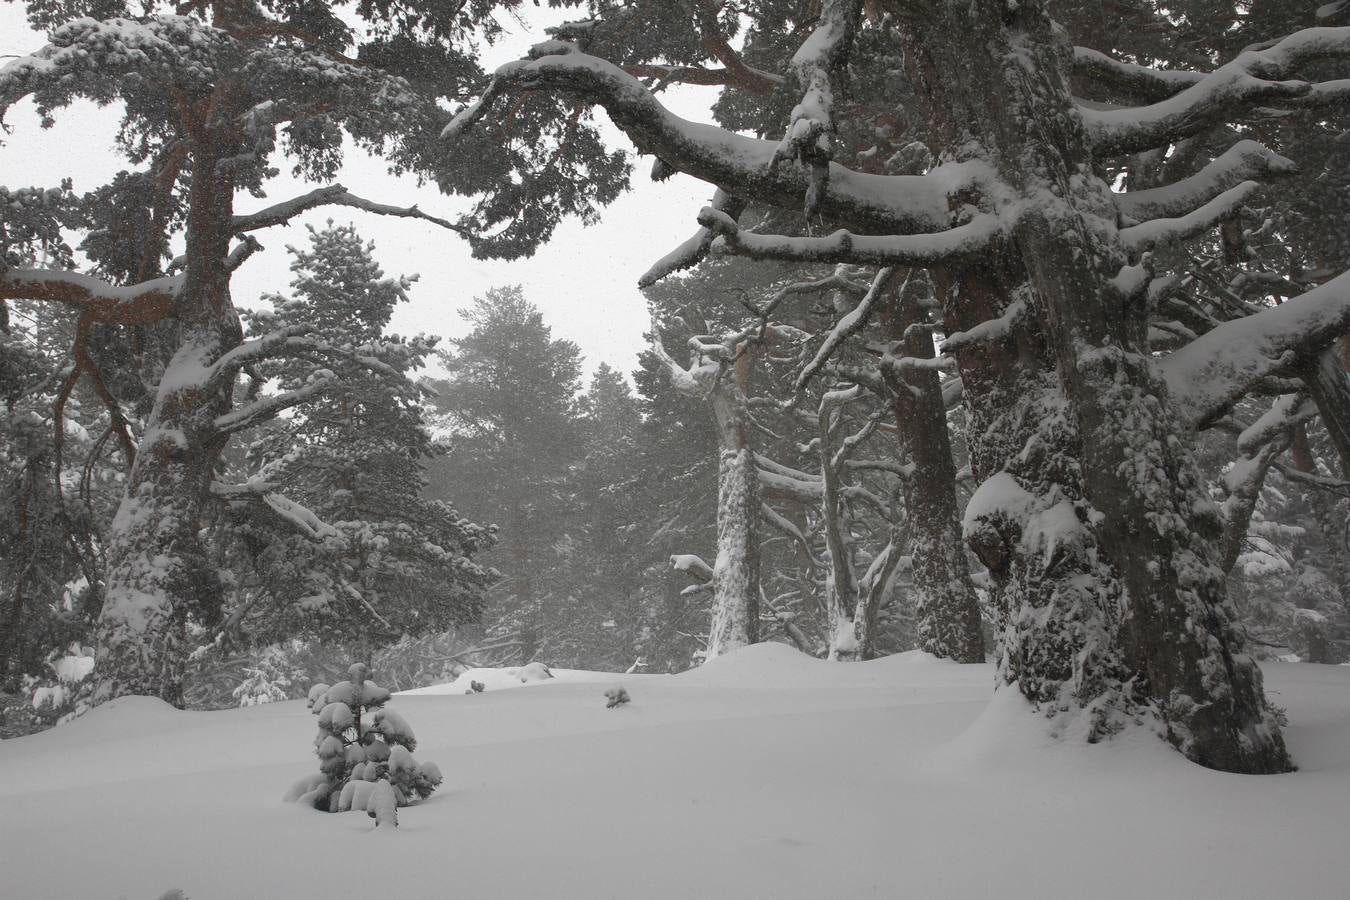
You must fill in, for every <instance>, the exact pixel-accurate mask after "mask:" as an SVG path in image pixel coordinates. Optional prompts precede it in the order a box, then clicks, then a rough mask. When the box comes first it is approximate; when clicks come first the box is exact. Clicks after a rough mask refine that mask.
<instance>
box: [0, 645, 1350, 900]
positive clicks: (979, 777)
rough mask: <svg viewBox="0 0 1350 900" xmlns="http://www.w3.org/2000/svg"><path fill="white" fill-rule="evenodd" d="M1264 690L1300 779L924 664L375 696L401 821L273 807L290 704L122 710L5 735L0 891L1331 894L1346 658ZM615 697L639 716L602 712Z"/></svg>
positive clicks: (1344, 859)
mask: <svg viewBox="0 0 1350 900" xmlns="http://www.w3.org/2000/svg"><path fill="white" fill-rule="evenodd" d="M1267 672H1268V686H1269V687H1270V689H1271V690H1272V691H1273V692H1274V694H1275V696H1276V699H1277V701H1278V702H1279V703H1280V704H1281V705H1283V706H1284V707H1286V709H1287V710H1288V714H1289V719H1290V725H1289V728H1288V731H1287V734H1288V737H1289V740H1290V743H1291V745H1292V747H1293V751H1294V753H1295V755H1296V756H1297V758H1298V762H1299V764H1300V765H1301V766H1302V769H1301V770H1300V771H1299V772H1297V773H1295V774H1292V775H1286V776H1271V777H1243V776H1234V775H1223V774H1219V773H1215V772H1210V771H1207V770H1204V769H1201V768H1198V767H1196V766H1193V765H1191V764H1189V763H1187V762H1185V761H1184V760H1183V759H1182V758H1181V757H1179V756H1178V755H1176V754H1175V753H1173V752H1171V751H1170V750H1168V749H1167V748H1166V747H1164V746H1163V745H1162V744H1161V743H1159V742H1158V741H1157V740H1155V739H1153V738H1152V737H1150V736H1148V735H1145V734H1134V735H1130V736H1126V737H1125V738H1123V739H1118V740H1116V741H1114V742H1112V743H1110V744H1108V745H1105V746H1099V747H1085V746H1070V745H1064V744H1054V743H1051V742H1050V741H1049V740H1048V739H1047V738H1045V737H1044V729H1043V727H1042V725H1041V723H1040V722H1039V721H1037V719H1036V718H1035V717H1034V716H1032V715H1031V714H1029V713H1028V712H1026V710H1025V708H1023V707H1020V704H1019V703H1009V702H1008V701H1006V700H1000V701H997V702H995V703H993V704H992V705H991V704H990V702H989V686H990V682H991V678H992V675H991V672H990V670H989V668H988V667H984V666H964V667H963V666H957V665H953V664H948V663H942V662H938V661H935V660H933V659H931V658H927V657H923V656H921V655H919V654H915V653H909V654H903V655H901V656H897V657H891V658H889V659H884V660H878V661H876V662H871V663H859V664H831V663H825V662H820V661H817V660H813V659H809V658H807V657H804V656H801V655H799V654H797V653H796V652H795V651H793V650H791V649H789V648H787V647H785V646H782V645H761V646H757V647H752V648H750V649H748V650H744V651H741V652H738V653H736V654H733V655H731V656H730V657H726V658H723V659H720V660H717V661H715V662H714V663H712V664H710V665H708V666H706V667H704V668H702V669H700V670H698V671H695V672H689V673H686V674H683V675H676V676H641V675H603V674H598V673H587V672H568V671H562V672H559V673H557V674H558V675H559V677H558V678H555V679H552V680H549V681H544V682H531V683H529V684H521V682H520V680H519V678H518V677H513V676H511V675H509V674H507V673H503V672H486V671H484V670H479V671H478V672H477V674H473V675H466V676H465V677H464V678H462V679H461V681H462V682H463V683H458V682H457V683H456V684H454V685H447V686H442V687H440V688H432V689H424V690H422V691H418V692H413V693H411V694H401V695H398V696H396V697H395V698H394V700H393V702H392V703H391V706H392V707H393V708H395V709H398V710H400V711H401V712H402V713H403V714H404V715H405V716H406V718H407V719H408V721H409V722H410V723H411V725H412V727H413V728H414V729H415V730H416V732H417V736H418V739H419V746H418V750H417V757H418V759H419V760H432V761H435V762H436V763H438V764H439V766H440V768H441V769H442V770H443V772H444V773H445V777H446V780H445V784H444V785H442V787H441V789H440V790H439V791H438V792H437V793H436V794H435V796H433V797H432V798H431V799H430V800H429V801H427V802H425V803H423V804H421V805H418V806H414V807H410V808H407V809H404V810H401V811H400V823H401V827H400V828H399V829H398V830H397V831H396V832H395V831H391V830H390V829H387V828H386V829H381V830H380V831H378V832H373V830H372V824H373V823H372V821H371V820H370V819H369V818H367V817H366V816H365V815H364V814H361V813H348V814H339V815H330V814H325V813H319V812H315V811H313V810H311V809H307V808H303V807H300V806H297V805H294V804H283V803H282V802H280V797H281V795H282V793H283V792H284V791H285V790H286V788H287V787H289V786H290V784H291V783H292V782H293V781H295V780H296V779H297V778H298V777H300V776H302V775H305V774H308V773H310V772H312V771H314V769H315V765H316V763H315V759H314V757H313V755H312V753H311V752H310V746H311V740H312V738H313V735H314V731H315V720H314V718H313V716H311V715H310V714H309V713H308V712H307V711H306V709H305V706H304V704H303V703H300V702H291V703H277V704H270V705H265V706H260V707H252V708H248V709H240V710H234V711H228V712H179V711H176V710H173V709H171V708H169V707H168V706H166V705H164V704H162V703H160V702H158V701H154V700H149V699H145V698H125V699H122V700H120V701H117V702H115V703H112V704H108V705H106V706H104V707H102V708H100V709H98V710H96V711H95V712H93V713H92V714H90V715H88V716H86V717H85V718H83V719H81V720H79V721H76V722H74V723H72V724H70V725H68V726H65V727H62V728H58V729H55V730H53V731H49V732H45V733H43V734H38V735H33V736H31V737H26V738H19V739H15V740H10V741H4V742H0V860H3V867H2V869H3V870H2V871H0V895H3V896H4V897H6V898H9V897H13V898H16V900H17V898H25V900H36V898H108V900H112V898H119V897H124V898H128V900H154V898H158V897H159V896H160V895H162V894H163V893H164V892H165V891H167V890H168V889H170V888H179V889H182V890H183V891H184V892H185V893H186V894H187V895H188V896H189V897H191V898H192V900H217V898H219V900H266V898H286V900H301V898H311V897H313V898H320V897H322V898H327V900H331V898H349V897H350V898H356V897H400V898H408V900H418V898H440V897H472V898H478V900H489V898H536V900H545V898H547V900H561V898H587V900H589V898H606V897H616V898H619V897H621V898H625V900H632V898H655V897H682V898H687V897H708V898H717V897H746V898H769V897H811V898H817V900H818V898H832V897H838V898H855V897H886V898H896V897H914V898H929V897H994V896H997V897H1000V898H1016V897H1027V898H1048V897H1073V898H1097V897H1132V898H1133V897H1155V898H1202V897H1229V898H1238V897H1241V898H1246V897H1251V898H1258V897H1260V898H1265V897H1345V896H1347V895H1350V853H1347V852H1346V847H1347V846H1350V668H1346V667H1339V668H1337V667H1329V666H1316V665H1294V664H1277V665H1273V666H1270V667H1268V669H1267ZM376 675H377V678H378V673H376ZM471 678H472V679H473V680H480V681H485V682H487V691H486V692H485V693H483V694H478V695H474V696H465V695H464V693H463V691H464V690H465V689H466V688H467V681H468V680H470V679H471ZM616 684H622V685H624V686H625V687H627V689H628V691H629V693H630V694H631V696H632V702H631V703H630V704H628V705H626V706H622V707H619V708H618V709H613V710H609V709H606V708H605V701H604V697H603V696H602V693H603V691H604V690H605V689H606V688H608V687H611V686H613V685H616ZM507 687H517V688H519V689H512V690H507V689H505V688H507ZM1012 699H1013V700H1015V697H1014V698H1012Z"/></svg>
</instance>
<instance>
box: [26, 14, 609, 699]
mask: <svg viewBox="0 0 1350 900" xmlns="http://www.w3.org/2000/svg"><path fill="white" fill-rule="evenodd" d="M515 5H516V3H515V2H512V0H507V2H504V3H502V4H497V3H491V2H473V3H470V4H467V5H464V4H459V5H448V4H443V3H436V2H410V3H397V4H394V3H383V2H379V3H358V4H356V5H354V6H351V7H344V8H342V10H341V12H342V13H343V15H350V17H351V18H350V19H344V18H343V17H342V16H341V15H339V9H338V8H336V7H334V6H333V5H332V4H329V3H321V2H310V0H302V2H294V3H291V2H287V3H260V2H254V0H204V2H194V3H188V4H169V3H161V2H151V3H138V4H130V3H124V2H117V0H113V2H107V3H99V4H96V5H94V6H92V7H91V6H90V5H89V4H87V3H82V2H45V0H44V2H33V3H29V4H28V12H29V20H30V22H31V23H32V24H33V26H34V27H35V28H38V29H41V30H43V31H48V32H49V33H50V35H49V42H48V43H47V45H46V46H45V47H42V48H39V49H36V50H35V51H34V52H33V53H31V54H28V55H26V56H22V57H20V58H18V59H14V60H11V61H9V62H7V64H6V65H5V66H4V67H3V69H0V114H4V113H5V112H7V111H9V110H10V109H11V108H12V107H13V106H14V105H15V104H16V103H17V102H18V101H20V100H22V99H24V98H32V99H33V100H34V101H35V102H36V105H37V109H38V113H39V115H40V117H41V118H42V119H43V120H48V119H51V118H54V117H55V116H57V115H59V114H61V112H62V111H63V110H64V109H65V108H66V107H68V106H69V105H70V104H71V103H72V102H74V101H75V100H77V99H79V98H87V99H91V100H94V101H96V102H98V103H116V104H118V105H119V106H120V109H121V110H122V113H123V120H122V126H121V130H120V132H119V136H118V143H119V147H120V148H121V150H122V152H123V153H124V155H125V156H126V157H127V159H128V162H129V163H130V164H131V166H133V167H135V168H134V169H133V170H131V171H127V172H124V173H121V174H119V175H118V176H116V177H115V178H114V179H112V180H111V181H110V182H109V183H108V184H106V185H103V186H101V187H100V188H99V189H98V190H97V191H95V192H93V193H91V194H90V195H88V196H87V197H86V198H84V199H82V201H81V203H80V204H79V205H78V209H77V210H76V212H77V214H78V215H77V218H78V219H80V220H81V221H80V222H79V223H78V224H79V225H80V226H81V227H83V228H85V229H87V230H88V231H89V232H90V241H89V242H88V243H87V250H88V253H89V257H90V259H91V260H92V261H93V262H94V264H95V265H94V269H93V271H92V272H75V271H72V270H71V268H70V266H71V262H72V261H71V260H70V258H69V256H68V255H62V253H61V252H60V251H61V250H62V248H63V247H64V246H65V245H64V242H63V241H62V239H61V236H62V228H63V227H65V226H66V225H67V222H68V217H65V216H63V215H61V214H59V211H54V210H49V211H47V212H46V213H44V214H43V215H42V216H39V217H37V219H36V220H34V219H33V217H32V216H30V215H29V213H28V212H23V213H22V214H21V215H20V216H19V217H20V218H21V219H23V220H24V223H23V224H24V227H22V228H17V229H12V228H11V227H10V226H11V221H12V220H13V219H14V218H15V217H16V211H15V208H14V207H12V206H9V205H5V204H0V235H3V237H0V300H3V301H9V300H16V299H29V300H34V301H39V302H43V303H60V304H64V305H66V306H68V307H71V308H72V309H74V310H76V311H77V313H78V314H79V315H78V320H77V327H76V331H75V336H74V339H73V340H72V350H71V354H70V355H71V358H72V359H73V364H74V367H73V370H72V374H71V376H69V377H68V378H67V380H66V381H65V382H63V384H62V388H61V392H60V393H59V394H58V398H57V401H56V403H55V407H56V409H58V410H60V409H61V408H62V406H63V405H64V402H65V400H66V399H67V398H68V397H69V395H70V392H71V391H72V390H73V389H74V387H75V384H76V383H77V382H79V381H81V380H85V381H88V382H90V383H92V384H94V385H95V387H96V390H97V392H98V395H99V397H100V400H101V402H102V403H103V404H104V405H105V406H106V408H107V409H108V412H109V415H110V417H111V418H112V419H113V420H114V421H115V422H116V425H117V428H116V432H117V437H118V439H119V442H120V443H121V444H122V445H123V449H124V451H125V452H126V455H127V457H128V459H130V458H131V457H132V456H133V454H134V457H135V459H134V462H130V471H129V474H128V477H127V480H126V484H125V495H124V498H123V501H122V510H121V511H122V514H121V515H119V516H118V517H116V518H115V519H114V523H113V528H112V530H111V532H110V535H109V540H108V546H107V589H106V591H105V597H104V603H103V606H102V609H101V612H100V624H99V636H98V637H99V640H98V669H97V672H98V674H97V676H96V679H97V688H96V693H95V699H96V700H106V699H109V698H111V697H115V696H118V695H121V694H125V693H143V694H152V695H156V696H160V697H163V698H164V699H166V700H168V701H170V702H174V703H179V702H181V681H182V672H183V666H184V663H185V657H186V649H187V641H186V634H187V630H188V627H189V624H190V623H191V622H193V621H194V620H195V619H199V618H205V619H207V620H210V619H212V618H213V617H216V616H218V615H219V610H220V604H221V599H222V588H221V585H220V583H219V578H218V576H217V568H216V566H214V565H213V564H212V561H211V560H210V559H209V554H208V549H207V548H206V547H205V546H204V545H203V544H202V541H201V532H202V524H203V521H204V520H207V519H210V518H211V516H212V515H213V513H212V511H211V509H210V507H211V506H212V505H213V503H214V501H215V499H216V498H217V497H219V496H220V494H219V493H213V490H212V482H213V480H214V478H215V475H216V471H217V468H218V466H219V463H220V461H221V458H222V454H223V453H224V452H225V449H226V447H227V446H228V444H229V441H230V438H231V436H232V435H234V434H236V433H237V432H239V431H241V430H244V429H247V428H250V427H253V426H254V425H256V424H258V423H260V422H262V421H265V420H267V419H269V418H272V417H274V416H276V415H277V414H278V413H280V412H281V411H283V410H285V409H288V408H293V407H294V406H296V405H299V404H301V403H303V402H306V401H307V400H309V399H310V398H311V397H312V396H313V395H315V394H317V393H320V392H322V391H323V390H325V389H327V388H329V387H331V386H332V384H331V381H332V379H330V378H328V377H327V376H326V375H322V372H323V371H325V370H319V372H320V375H319V376H318V377H317V379H316V381H314V382H312V383H310V384H308V385H307V386H306V388H305V389H297V390H295V391H291V392H288V393H287V394H284V395H279V396H277V397H272V398H267V399H266V400H256V401H254V402H252V403H249V404H247V405H243V406H236V405H235V399H236V397H235V390H234V388H235V384H236V381H237V380H238V379H239V377H240V373H241V372H243V371H244V370H245V369H247V368H248V367H249V366H252V365H254V364H257V363H259V362H262V361H264V360H268V359H276V358H278V357H279V356H292V355H295V354H302V355H303V354H305V353H309V354H320V355H330V356H333V355H335V356H338V357H342V358H347V357H345V356H344V355H343V354H342V353H326V352H325V351H324V349H323V348H322V347H320V346H319V344H318V343H317V342H314V341H312V340H310V339H307V338H306V337H305V333H304V331H303V330H301V329H297V330H295V331H291V332H282V333H279V334H278V333H272V334H269V335H265V336H260V337H257V338H253V339H251V340H248V341H245V340H244V338H243V333H242V328H241V325H240V321H239V315H238V312H237V310H236V308H235V306H234V303H233V300H232V298H231V295H230V280H231V276H232V274H233V272H234V271H235V270H237V269H238V267H239V266H241V265H243V264H244V263H245V262H246V260H247V259H248V257H249V256H250V255H251V254H253V253H254V252H257V250H258V249H260V246H261V245H260V244H259V243H258V241H257V240H256V238H255V237H254V236H253V233H254V232H256V231H258V230H260V229H264V228H267V227H270V226H273V225H277V224H281V223H284V222H287V221H289V220H290V219H292V218H293V217H295V216H296V215H298V214H300V213H301V212H303V211H305V210H308V209H313V208H315V207H320V206H326V205H338V206H347V207H353V208H357V209H361V210H365V211H367V212H371V213H375V214H381V215H397V216H406V217H415V218H419V219H422V220H424V221H429V222H433V223H434V224H437V225H440V226H442V227H445V228H448V229H451V230H453V231H455V232H456V233H458V234H460V235H462V236H464V237H465V239H466V240H468V241H469V242H470V245H471V246H472V247H473V249H474V251H475V252H477V253H480V254H485V255H491V254H497V255H505V256H519V255H521V254H523V253H527V252H529V251H530V249H532V248H533V247H534V246H535V245H536V244H537V242H538V241H539V240H541V239H543V238H544V237H546V236H547V235H548V234H549V233H550V232H551V231H552V229H553V228H554V226H555V225H556V224H557V222H558V221H559V220H560V219H561V218H562V217H563V216H566V215H580V216H582V217H583V218H586V217H593V216H594V205H595V203H596V202H601V203H603V202H607V201H608V200H609V199H612V198H613V196H614V195H615V194H616V193H617V191H618V190H620V189H621V188H622V186H623V185H624V184H625V183H626V175H627V169H626V163H625V161H624V159H623V156H622V154H614V153H609V152H607V151H606V150H604V148H603V147H602V146H601V144H600V142H599V140H598V135H597V133H596V132H595V130H594V128H593V127H592V126H591V124H590V122H589V119H588V117H587V116H585V115H581V116H572V117H567V116H564V115H561V110H560V106H559V102H558V101H557V100H556V99H554V98H551V97H548V96H545V95H540V96H539V97H538V98H537V99H536V100H534V101H531V102H528V103H525V104H522V106H521V107H520V109H519V110H518V114H517V116H516V117H515V119H514V121H513V122H512V124H511V125H509V126H506V127H503V128H501V129H494V131H495V134H487V133H484V134H483V135H482V138H481V140H480V139H475V143H476V146H475V147H474V148H473V149H467V150H466V151H465V152H449V151H448V148H447V147H446V145H445V144H444V143H442V142H441V141H440V140H439V134H440V132H441V130H442V128H443V127H444V126H445V124H446V123H447V121H448V113H447V112H446V111H445V104H447V103H449V102H453V101H455V100H457V99H459V98H460V97H461V96H463V94H464V92H465V91H466V90H469V89H471V87H472V86H473V85H474V84H475V82H476V79H478V78H479V76H480V72H479V70H478V67H477V66H476V64H475V63H474V59H473V52H474V42H475V39H480V38H482V37H484V36H486V37H487V38H491V37H492V36H493V35H494V34H495V33H496V32H497V31H498V30H499V26H498V25H497V24H496V20H495V19H494V18H493V13H494V12H495V11H496V9H497V7H498V6H502V7H505V8H508V9H509V8H510V7H513V6H515ZM89 13H94V14H95V16H96V17H95V16H90V15H88V14H89ZM346 140H350V141H351V142H352V143H353V144H354V145H355V146H357V147H359V148H361V149H363V150H366V151H369V152H371V153H374V154H378V155H382V156H383V157H384V158H385V159H386V160H387V161H388V163H389V165H390V167H391V168H392V169H393V170H394V171H395V172H399V173H413V174H416V175H417V176H418V177H419V178H423V179H426V180H428V181H431V182H433V183H435V184H436V186H437V187H438V188H440V189H441V190H442V191H446V192H458V193H464V194H469V195H476V196H478V198H479V200H478V202H477V203H476V205H475V207H474V208H473V210H471V211H470V212H469V213H468V214H466V215H465V216H464V217H462V218H461V220H460V221H459V222H450V221H447V220H444V219H437V218H436V217H434V216H428V215H427V214H425V213H423V212H421V211H420V210H417V209H416V208H412V209H400V208H396V207H391V206H387V205H384V204H380V203H377V202H374V201H371V200H368V199H366V198H362V197H358V196H356V195H354V194H352V193H350V192H349V191H347V190H345V189H344V188H343V187H342V186H341V185H335V184H331V180H332V178H333V176H334V175H335V173H336V172H337V170H338V166H339V164H340V162H341V160H342V157H343V153H344V141H346ZM283 157H284V158H285V159H287V160H288V161H289V163H290V164H291V165H292V166H293V167H294V171H295V172H296V173H298V174H300V175H302V176H304V177H305V178H307V179H309V180H311V181H321V182H330V183H329V184H327V185H325V186H323V187H319V188H317V189H315V190H313V191H311V192H309V193H306V194H303V195H301V196H298V197H295V198H292V199H289V200H285V201H282V202H280V203H275V204H273V205H271V206H268V207H265V208H263V209H260V210H258V211H257V212H254V213H250V214H240V213H239V212H238V211H237V210H236V195H237V194H239V193H241V192H249V193H251V194H253V195H260V194H262V193H263V191H264V189H265V185H266V181H267V178H268V177H269V175H270V173H271V172H272V171H273V166H274V165H276V164H277V163H278V162H279V160H280V159H281V158H283ZM582 171H584V172H585V175H586V178H585V179H582V178H580V177H579V176H580V174H581V173H582ZM560 173H565V177H559V174H560ZM543 198H549V199H548V200H547V202H542V203H540V202H536V201H538V200H542V199H543ZM522 209H529V210H530V212H527V213H525V214H523V215H522V214H521V210H522ZM31 221H37V222H38V225H39V226H40V227H29V225H30V224H31ZM71 224H72V225H73V224H76V223H71ZM178 236H181V238H182V239H183V244H184V247H185V253H184V257H183V260H182V263H181V265H173V266H170V265H169V264H168V263H169V253H168V250H169V247H170V246H171V244H172V238H174V237H178ZM16 241H17V242H18V243H19V244H20V245H23V244H28V245H35V246H37V247H38V248H39V249H40V250H41V251H43V253H39V254H28V256H29V258H31V259H33V260H35V262H36V264H37V265H39V266H45V267H38V268H33V267H29V266H30V264H28V263H23V262H22V261H21V263H20V264H16V262H15V261H14V260H13V253H12V252H11V251H12V249H13V246H14V244H15V242H16ZM43 254H45V260H46V262H45V263H44V262H43V260H44V256H43ZM169 323H171V327H163V326H165V325H166V324H169ZM100 327H102V328H105V329H106V330H107V331H108V333H109V334H111V335H115V336H116V337H117V338H118V339H119V342H123V343H122V346H124V347H125V348H126V352H124V353H121V354H118V360H117V361H116V362H115V363H114V364H113V365H114V366H115V367H116V368H118V369H120V370H121V371H123V372H126V371H128V368H130V370H135V369H137V368H144V369H145V371H147V372H149V373H150V374H151V378H150V380H151V382H152V383H153V389H152V390H151V391H150V392H149V393H150V394H151V395H152V396H153V400H152V402H151V404H150V407H149V410H148V413H147V418H146V422H145V426H144V429H143V431H142V432H141V434H140V435H139V441H137V440H136V439H135V436H133V435H132V434H131V433H130V431H129V430H128V428H127V427H126V424H125V422H124V421H123V417H122V416H121V415H120V404H119V400H120V399H121V398H119V397H118V396H117V395H116V394H115V393H114V392H113V390H112V389H111V388H110V384H111V383H113V382H114V381H116V379H113V378H111V377H107V374H106V372H105V366H104V365H101V364H100V361H99V360H98V359H97V358H96V356H95V354H93V353H91V352H90V348H91V347H92V346H94V345H95V342H93V341H91V335H92V334H93V333H94V331H95V329H96V328H100ZM111 368H112V367H109V370H111ZM55 418H56V420H57V421H56V422H55V423H54V425H53V432H54V434H57V435H59V434H61V433H62V429H63V428H64V425H63V424H62V422H61V416H60V415H57V416H55ZM227 493H230V491H229V490H228V489H227ZM233 493H235V494H236V495H237V494H238V492H237V491H236V492H233ZM271 494H275V492H270V493H269V496H270V495H271ZM256 502H263V503H271V502H272V501H269V500H268V499H267V496H264V495H259V496H258V498H257V501H256ZM296 527H297V528H300V529H301V530H302V531H303V530H304V527H305V525H304V523H303V522H300V521H299V520H297V526H296ZM149 560H153V561H155V562H154V564H148V563H147V561H149Z"/></svg>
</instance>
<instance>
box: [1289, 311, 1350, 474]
mask: <svg viewBox="0 0 1350 900" xmlns="http://www.w3.org/2000/svg"><path fill="white" fill-rule="evenodd" d="M1347 340H1348V339H1347V338H1341V341H1340V345H1339V346H1336V347H1333V348H1331V349H1330V350H1327V351H1326V352H1325V353H1323V354H1322V355H1321V356H1319V357H1318V358H1317V360H1316V362H1314V363H1312V364H1310V365H1309V366H1308V367H1307V368H1306V369H1305V370H1304V371H1303V372H1302V373H1301V374H1302V376H1303V382H1304V384H1306V385H1307V386H1308V395H1309V396H1310V397H1312V399H1313V402H1314V403H1316V404H1317V412H1318V415H1320V416H1321V418H1322V424H1323V425H1325V426H1326V429H1327V433H1328V434H1330V435H1331V442H1332V444H1333V445H1334V446H1335V447H1336V455H1337V457H1339V459H1340V463H1341V477H1342V478H1350V377H1347V375H1346V370H1345V360H1344V358H1343V355H1344V348H1345V346H1347Z"/></svg>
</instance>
